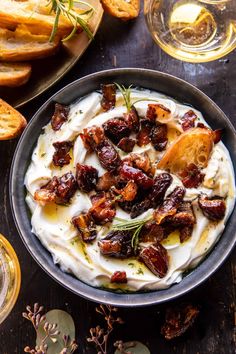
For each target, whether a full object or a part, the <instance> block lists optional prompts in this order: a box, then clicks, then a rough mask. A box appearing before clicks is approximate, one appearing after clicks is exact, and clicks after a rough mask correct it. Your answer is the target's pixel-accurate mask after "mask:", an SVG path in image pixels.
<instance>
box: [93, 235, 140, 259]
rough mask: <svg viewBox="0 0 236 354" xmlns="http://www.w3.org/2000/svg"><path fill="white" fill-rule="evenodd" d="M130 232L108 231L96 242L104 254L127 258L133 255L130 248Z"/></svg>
mask: <svg viewBox="0 0 236 354" xmlns="http://www.w3.org/2000/svg"><path fill="white" fill-rule="evenodd" d="M131 242H132V232H130V231H110V232H109V233H108V234H107V236H106V237H104V238H103V239H102V240H100V241H99V242H98V246H99V248H100V251H101V253H102V254H103V255H104V256H109V257H115V258H121V259H122V258H128V257H131V256H133V255H134V252H133V248H132V244H131Z"/></svg>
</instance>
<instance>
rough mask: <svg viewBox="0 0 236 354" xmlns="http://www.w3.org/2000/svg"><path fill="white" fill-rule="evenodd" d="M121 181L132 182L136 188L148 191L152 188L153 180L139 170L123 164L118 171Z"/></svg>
mask: <svg viewBox="0 0 236 354" xmlns="http://www.w3.org/2000/svg"><path fill="white" fill-rule="evenodd" d="M119 173H120V177H121V179H124V180H126V181H129V180H133V181H134V182H135V183H136V184H137V185H138V186H140V187H142V188H144V189H148V188H151V187H152V186H153V180H152V179H151V178H150V177H148V176H147V175H146V174H145V173H144V172H142V171H141V170H139V169H137V168H134V167H131V166H128V165H126V164H123V165H122V166H121V168H120V170H119Z"/></svg>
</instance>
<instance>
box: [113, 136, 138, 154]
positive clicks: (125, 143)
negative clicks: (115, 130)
mask: <svg viewBox="0 0 236 354" xmlns="http://www.w3.org/2000/svg"><path fill="white" fill-rule="evenodd" d="M135 143H136V141H135V140H134V139H131V138H127V137H125V138H122V139H121V140H120V141H119V143H118V144H117V147H118V148H119V149H121V150H123V151H124V152H127V153H128V152H131V151H133V148H134V145H135Z"/></svg>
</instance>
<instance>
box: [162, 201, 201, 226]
mask: <svg viewBox="0 0 236 354" xmlns="http://www.w3.org/2000/svg"><path fill="white" fill-rule="evenodd" d="M166 221H167V222H171V224H172V225H174V226H177V227H178V226H193V225H194V224H195V223H196V217H195V215H194V212H193V207H192V203H191V202H182V203H181V204H180V206H179V208H178V210H177V213H176V214H175V215H174V216H170V217H169V218H167V219H166Z"/></svg>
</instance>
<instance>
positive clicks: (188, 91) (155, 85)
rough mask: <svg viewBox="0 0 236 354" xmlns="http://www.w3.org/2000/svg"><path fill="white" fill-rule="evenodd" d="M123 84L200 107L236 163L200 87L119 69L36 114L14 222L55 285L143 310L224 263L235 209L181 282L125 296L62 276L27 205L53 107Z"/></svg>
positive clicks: (15, 190)
mask: <svg viewBox="0 0 236 354" xmlns="http://www.w3.org/2000/svg"><path fill="white" fill-rule="evenodd" d="M114 81H115V82H118V83H120V84H124V85H127V86H128V85H131V84H133V85H137V86H142V87H145V88H149V89H153V90H156V91H160V92H163V93H165V94H167V95H168V96H172V97H174V98H176V99H177V100H179V101H182V102H185V103H188V104H190V105H193V106H194V107H196V108H197V109H199V110H200V111H201V112H202V113H203V115H204V116H205V117H207V122H208V123H209V124H210V125H211V127H212V128H219V127H220V128H224V138H223V141H224V143H225V145H226V146H227V148H228V149H229V151H230V154H231V158H232V160H233V162H234V163H235V161H236V132H235V130H234V128H233V126H232V124H231V123H230V121H229V119H228V118H227V117H226V116H225V114H224V113H223V112H222V111H221V110H220V109H219V107H217V105H216V104H215V103H214V102H212V101H211V99H210V98H208V97H207V96H206V95H205V94H204V93H202V92H201V91H199V90H198V89H197V88H196V87H194V86H192V85H190V84H188V83H187V82H185V81H183V80H180V79H178V78H176V77H174V76H170V75H167V74H164V73H160V72H157V71H152V70H145V69H116V70H108V71H102V72H99V73H96V74H92V75H89V76H86V77H84V78H82V79H79V80H77V81H74V82H72V83H71V84H69V85H68V86H66V87H65V88H63V89H62V90H60V91H59V92H58V93H56V94H55V95H53V96H52V97H51V98H50V99H49V100H48V101H47V102H46V103H45V104H44V105H43V106H42V107H41V108H40V109H39V110H38V112H37V113H36V114H35V115H34V117H33V118H32V119H31V121H30V123H29V124H28V126H27V128H26V130H25V131H24V133H23V135H22V137H21V139H20V141H19V143H18V146H17V148H16V152H15V156H14V158H13V163H12V168H11V176H10V200H11V206H12V212H13V215H14V219H15V223H16V226H17V228H18V231H19V233H20V235H21V238H22V240H23V242H24V244H25V246H26V247H27V249H28V250H29V252H30V253H31V255H32V256H33V257H34V259H35V260H36V261H37V262H38V264H39V265H40V266H41V267H42V268H43V269H44V270H45V271H46V272H47V273H48V274H49V275H50V276H51V277H52V278H53V279H55V280H56V281H58V282H59V283H60V284H61V285H63V286H64V287H66V288H67V289H69V290H71V291H73V292H74V293H75V294H77V295H80V296H83V297H85V298H87V299H90V300H93V301H96V302H101V303H105V304H113V305H116V306H144V305H151V304H157V303H161V302H164V301H168V300H171V299H174V298H176V297H177V296H180V295H183V294H185V293H187V292H188V291H190V290H191V289H194V288H195V287H196V286H198V285H199V284H201V283H202V282H203V281H204V280H206V279H207V278H208V277H209V276H210V275H212V274H213V273H214V272H215V271H216V269H217V268H219V266H220V265H221V264H222V263H223V262H224V260H225V259H226V258H227V256H228V255H229V253H230V252H231V250H232V249H233V247H234V245H235V242H236V233H235V229H236V209H235V210H234V211H233V214H232V215H231V217H230V219H229V220H228V223H227V225H226V228H225V231H224V233H223V235H222V237H221V238H220V241H219V242H218V243H217V244H216V246H215V247H214V249H213V250H212V251H211V253H210V255H209V256H208V257H207V258H206V259H205V260H204V261H203V262H202V263H201V264H200V265H199V266H198V267H197V268H196V269H195V270H193V271H192V272H191V273H190V274H189V275H188V276H186V277H185V278H184V279H183V280H182V281H181V282H180V283H179V284H174V285H172V286H171V287H170V288H169V289H166V290H158V291H152V292H146V293H134V294H120V293H115V292H111V291H107V290H102V289H98V288H94V287H91V286H90V285H87V284H85V283H83V282H81V281H80V280H78V279H76V278H75V277H73V276H72V275H70V274H66V273H63V272H62V271H61V270H60V268H59V267H58V266H56V265H55V264H54V263H53V260H52V257H51V255H50V253H49V252H48V251H47V250H46V249H45V248H44V247H43V246H42V244H41V243H40V242H39V240H38V239H37V237H35V236H34V235H33V234H32V233H31V224H30V217H29V213H28V209H27V205H26V203H25V189H24V175H25V172H26V169H27V167H28V165H29V162H30V160H31V154H32V150H33V148H34V146H35V144H36V142H37V139H38V136H39V134H40V132H41V128H42V127H43V126H44V125H45V124H47V123H48V122H49V120H50V118H51V116H52V113H53V110H54V103H55V102H60V103H62V104H66V105H68V104H70V103H72V102H73V101H74V100H76V99H78V98H79V97H82V96H84V95H86V94H88V93H90V92H91V91H94V90H96V89H99V88H100V85H101V84H102V83H109V82H114Z"/></svg>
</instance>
